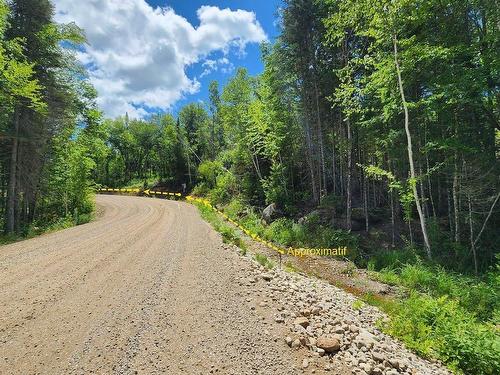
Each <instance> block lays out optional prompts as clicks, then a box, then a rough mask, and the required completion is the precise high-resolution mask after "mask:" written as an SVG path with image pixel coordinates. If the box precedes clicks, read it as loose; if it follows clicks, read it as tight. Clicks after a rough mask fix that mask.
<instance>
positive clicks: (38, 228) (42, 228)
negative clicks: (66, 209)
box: [0, 213, 94, 245]
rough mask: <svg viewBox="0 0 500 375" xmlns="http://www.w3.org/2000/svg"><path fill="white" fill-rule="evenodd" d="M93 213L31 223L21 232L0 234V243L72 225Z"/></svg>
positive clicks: (86, 218) (19, 239)
mask: <svg viewBox="0 0 500 375" xmlns="http://www.w3.org/2000/svg"><path fill="white" fill-rule="evenodd" d="M93 218H94V214H93V213H86V214H79V215H76V216H67V217H61V218H59V219H57V220H54V221H52V222H51V223H49V224H46V225H37V224H33V225H31V226H30V227H29V228H27V229H26V230H25V231H24V233H22V234H10V235H6V234H0V245H8V244H10V243H13V242H18V241H23V240H26V239H29V238H33V237H37V236H40V235H42V234H47V233H51V232H56V231H58V230H62V229H67V228H71V227H74V226H75V225H81V224H85V223H88V222H90V221H92V220H93Z"/></svg>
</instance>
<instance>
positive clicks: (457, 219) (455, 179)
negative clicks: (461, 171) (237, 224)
mask: <svg viewBox="0 0 500 375" xmlns="http://www.w3.org/2000/svg"><path fill="white" fill-rule="evenodd" d="M457 163H458V161H457V156H455V166H454V170H453V214H454V222H455V242H459V241H460V215H459V205H460V204H459V202H458V166H457Z"/></svg>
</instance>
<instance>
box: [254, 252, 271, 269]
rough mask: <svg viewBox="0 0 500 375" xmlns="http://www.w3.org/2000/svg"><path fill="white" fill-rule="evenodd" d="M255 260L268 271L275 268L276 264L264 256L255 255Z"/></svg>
mask: <svg viewBox="0 0 500 375" xmlns="http://www.w3.org/2000/svg"><path fill="white" fill-rule="evenodd" d="M254 259H255V260H256V261H257V263H259V264H260V265H261V266H263V267H265V268H267V269H273V268H274V262H272V261H270V260H269V259H268V258H267V257H266V256H265V255H264V254H259V253H257V254H255V255H254Z"/></svg>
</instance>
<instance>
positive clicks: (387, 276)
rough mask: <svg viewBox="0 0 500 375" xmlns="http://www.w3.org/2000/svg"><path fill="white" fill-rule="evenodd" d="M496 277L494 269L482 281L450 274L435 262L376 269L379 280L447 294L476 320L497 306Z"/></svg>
mask: <svg viewBox="0 0 500 375" xmlns="http://www.w3.org/2000/svg"><path fill="white" fill-rule="evenodd" d="M493 275H496V276H493ZM497 277H498V271H495V272H493V271H492V272H491V273H490V274H488V276H487V277H486V279H485V280H486V281H483V280H481V279H479V278H474V277H467V276H463V275H458V274H454V273H452V272H449V271H446V270H444V269H443V268H442V267H439V266H426V265H423V264H418V263H417V264H407V265H404V266H402V267H400V268H396V269H383V270H382V271H381V272H380V280H382V281H384V282H385V281H389V283H391V284H397V285H402V286H404V287H406V288H408V289H410V290H416V291H420V292H425V293H428V294H429V295H431V296H435V297H441V296H448V297H450V298H452V299H455V300H457V301H459V304H460V306H461V307H462V308H464V309H465V310H467V311H469V313H470V314H471V315H473V316H475V317H476V318H477V319H478V320H480V321H488V320H491V319H492V318H493V317H494V316H495V314H496V313H497V311H498V310H500V302H499V301H500V298H499V295H500V283H498V280H496V278H497Z"/></svg>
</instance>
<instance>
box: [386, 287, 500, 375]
mask: <svg viewBox="0 0 500 375" xmlns="http://www.w3.org/2000/svg"><path fill="white" fill-rule="evenodd" d="M393 314H394V315H393V316H392V318H391V321H390V322H389V323H388V326H387V327H386V331H387V332H388V333H389V334H391V335H394V336H396V337H399V338H401V339H403V341H404V342H405V343H406V345H407V346H408V347H409V348H411V349H413V350H415V351H416V352H418V353H420V354H422V355H424V356H433V357H437V358H439V359H440V360H442V361H443V362H444V363H446V364H448V365H449V366H450V367H451V368H453V369H460V370H462V371H464V372H465V373H467V374H471V375H472V374H498V373H500V360H499V357H498V352H499V350H500V342H499V337H498V334H497V332H495V328H494V327H493V326H492V325H489V324H482V323H478V322H477V321H476V320H475V319H474V316H473V315H471V314H470V313H469V312H467V311H466V310H465V309H463V308H462V307H461V306H460V305H459V302H458V301H457V300H453V299H449V298H447V297H446V296H442V297H438V298H434V297H431V296H429V295H425V294H420V293H417V292H412V293H411V294H410V296H409V298H408V299H406V300H404V301H402V302H401V303H400V304H399V308H398V309H395V310H394V312H393Z"/></svg>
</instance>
